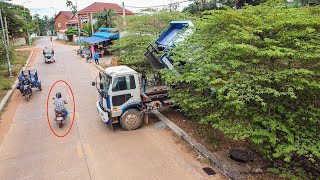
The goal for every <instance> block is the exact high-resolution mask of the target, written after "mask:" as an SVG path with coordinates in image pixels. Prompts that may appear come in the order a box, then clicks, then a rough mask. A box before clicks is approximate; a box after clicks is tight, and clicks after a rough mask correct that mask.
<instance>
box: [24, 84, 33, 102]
mask: <svg viewBox="0 0 320 180" xmlns="http://www.w3.org/2000/svg"><path fill="white" fill-rule="evenodd" d="M23 94H24V96H25V97H26V99H27V101H28V102H29V101H30V97H31V96H32V91H31V88H30V87H29V85H24V86H23Z"/></svg>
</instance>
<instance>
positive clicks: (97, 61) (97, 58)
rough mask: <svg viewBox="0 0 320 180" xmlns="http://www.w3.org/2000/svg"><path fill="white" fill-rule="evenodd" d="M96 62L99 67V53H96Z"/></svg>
mask: <svg viewBox="0 0 320 180" xmlns="http://www.w3.org/2000/svg"><path fill="white" fill-rule="evenodd" d="M94 62H95V63H96V65H99V54H98V53H97V52H94Z"/></svg>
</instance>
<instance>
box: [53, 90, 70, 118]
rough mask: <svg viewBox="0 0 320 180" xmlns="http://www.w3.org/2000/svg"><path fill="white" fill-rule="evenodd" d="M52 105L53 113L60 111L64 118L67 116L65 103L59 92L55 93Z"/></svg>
mask: <svg viewBox="0 0 320 180" xmlns="http://www.w3.org/2000/svg"><path fill="white" fill-rule="evenodd" d="M53 104H54V105H55V108H54V111H55V113H57V111H61V112H63V115H64V117H67V116H68V111H67V109H66V108H65V106H64V105H65V104H67V102H66V101H65V100H64V99H63V98H62V94H61V92H57V93H56V99H55V100H54V102H53Z"/></svg>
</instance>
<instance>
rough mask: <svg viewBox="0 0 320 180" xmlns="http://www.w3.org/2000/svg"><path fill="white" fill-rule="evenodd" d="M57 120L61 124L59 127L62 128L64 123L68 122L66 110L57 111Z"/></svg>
mask: <svg viewBox="0 0 320 180" xmlns="http://www.w3.org/2000/svg"><path fill="white" fill-rule="evenodd" d="M55 113H56V118H55V121H57V123H58V124H59V128H62V126H63V124H64V123H66V117H67V114H66V111H56V112H55Z"/></svg>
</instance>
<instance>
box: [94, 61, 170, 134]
mask: <svg viewBox="0 0 320 180" xmlns="http://www.w3.org/2000/svg"><path fill="white" fill-rule="evenodd" d="M141 82H142V81H141V76H140V74H138V73H137V72H136V71H135V70H133V69H131V68H129V67H127V66H114V67H108V68H106V69H105V70H104V71H100V72H99V76H98V77H97V78H96V81H95V82H92V85H93V86H96V88H97V90H98V92H99V101H97V102H96V107H97V110H98V113H99V115H100V118H101V119H102V121H103V122H104V123H105V124H107V125H110V126H111V127H113V126H112V125H113V124H114V123H118V122H120V124H121V126H122V127H123V128H124V129H126V130H134V129H137V128H139V127H140V126H141V125H142V122H143V117H146V119H147V113H148V111H149V110H152V109H159V108H161V107H163V106H164V105H170V104H171V102H170V100H168V98H167V94H166V92H167V91H168V89H167V87H166V86H158V87H154V88H151V89H149V92H148V93H142V92H141V91H142V86H141Z"/></svg>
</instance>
